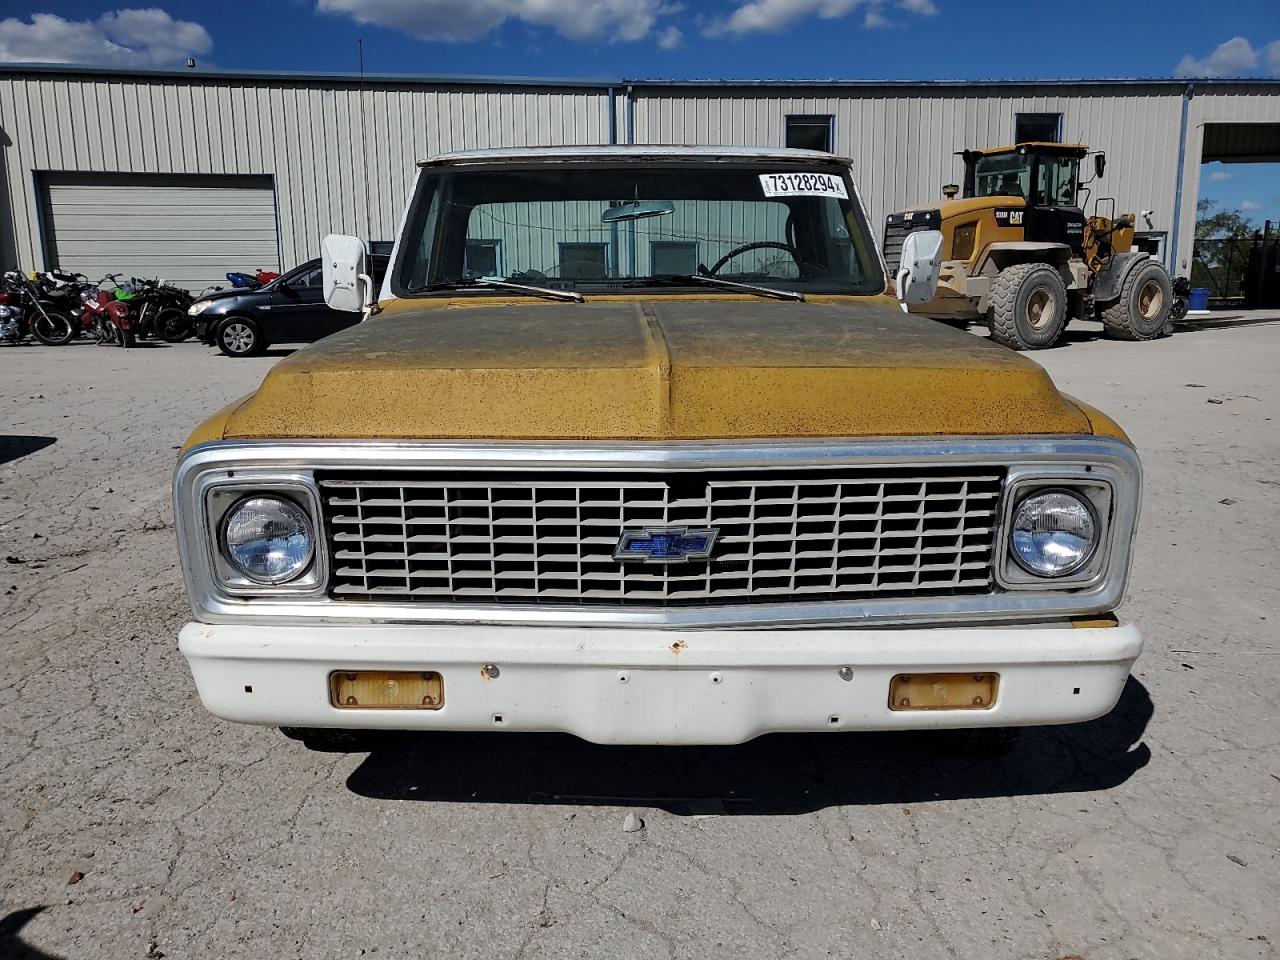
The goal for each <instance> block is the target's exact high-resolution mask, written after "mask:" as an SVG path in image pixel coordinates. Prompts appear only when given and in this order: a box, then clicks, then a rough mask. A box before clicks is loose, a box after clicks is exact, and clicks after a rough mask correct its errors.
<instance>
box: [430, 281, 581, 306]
mask: <svg viewBox="0 0 1280 960" xmlns="http://www.w3.org/2000/svg"><path fill="white" fill-rule="evenodd" d="M474 287H492V288H493V289H495V290H513V291H515V292H517V293H531V294H533V295H534V296H535V297H547V298H549V299H551V300H568V301H572V302H573V303H586V299H585V298H584V297H583V296H582V294H580V293H575V292H574V291H573V290H552V289H551V288H550V287H531V286H529V285H528V284H526V283H512V282H511V281H510V280H495V279H493V278H491V277H459V278H458V279H457V280H438V281H436V282H435V283H428V284H427V285H426V286H424V287H418V288H417V289H415V290H410V291H409V292H410V293H430V292H431V291H433V290H468V289H472V288H474Z"/></svg>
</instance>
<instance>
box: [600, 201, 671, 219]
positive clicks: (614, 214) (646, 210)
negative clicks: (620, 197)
mask: <svg viewBox="0 0 1280 960" xmlns="http://www.w3.org/2000/svg"><path fill="white" fill-rule="evenodd" d="M675 212H676V205H675V204H674V203H672V202H671V201H670V200H632V201H630V202H629V203H620V204H617V205H616V206H612V207H608V208H607V209H606V210H605V212H604V213H602V214H600V222H601V223H619V222H622V221H624V220H647V219H648V218H649V217H665V216H668V215H670V214H673V213H675Z"/></svg>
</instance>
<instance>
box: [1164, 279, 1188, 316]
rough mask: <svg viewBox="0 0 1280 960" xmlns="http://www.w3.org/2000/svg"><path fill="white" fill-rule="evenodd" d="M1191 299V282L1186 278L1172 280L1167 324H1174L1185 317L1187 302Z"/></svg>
mask: <svg viewBox="0 0 1280 960" xmlns="http://www.w3.org/2000/svg"><path fill="white" fill-rule="evenodd" d="M1190 297H1191V280H1190V278H1188V277H1174V278H1173V304H1172V305H1171V306H1170V307H1169V322H1170V323H1174V322H1176V321H1178V320H1181V319H1183V318H1184V317H1185V316H1186V315H1187V302H1188V300H1189V299H1190Z"/></svg>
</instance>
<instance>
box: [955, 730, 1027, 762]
mask: <svg viewBox="0 0 1280 960" xmlns="http://www.w3.org/2000/svg"><path fill="white" fill-rule="evenodd" d="M1021 735H1022V728H1021V727H978V728H974V729H969V730H939V731H937V732H935V733H934V735H933V737H934V739H933V744H934V746H935V748H936V749H937V750H938V751H939V752H940V753H944V754H947V755H948V756H952V757H974V758H979V759H984V758H994V757H1003V756H1007V755H1008V754H1009V753H1011V752H1012V751H1013V748H1014V747H1016V746H1017V745H1018V738H1019V737H1020V736H1021Z"/></svg>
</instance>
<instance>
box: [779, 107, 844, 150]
mask: <svg viewBox="0 0 1280 960" xmlns="http://www.w3.org/2000/svg"><path fill="white" fill-rule="evenodd" d="M835 127H836V118H835V117H833V116H831V115H830V114H820V115H805V116H791V117H787V146H788V147H798V148H799V149H801V150H823V151H825V152H827V153H831V152H832V149H833V145H834V143H835Z"/></svg>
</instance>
